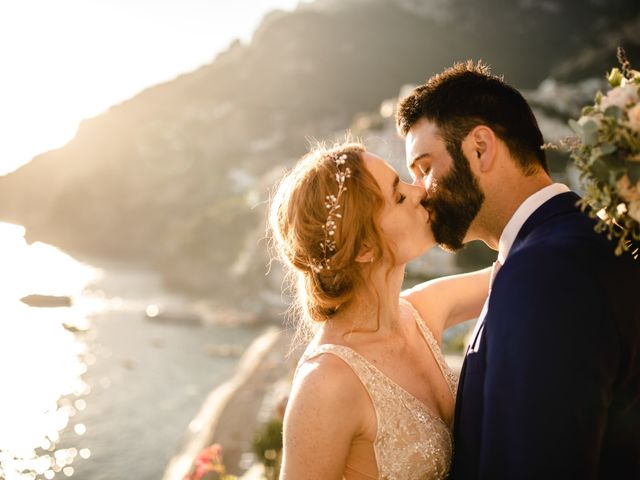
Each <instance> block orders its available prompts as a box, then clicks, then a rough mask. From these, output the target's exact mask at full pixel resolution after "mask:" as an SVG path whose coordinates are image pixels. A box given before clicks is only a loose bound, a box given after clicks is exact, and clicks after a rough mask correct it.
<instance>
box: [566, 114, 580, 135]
mask: <svg viewBox="0 0 640 480" xmlns="http://www.w3.org/2000/svg"><path fill="white" fill-rule="evenodd" d="M569 126H570V127H571V130H573V131H574V132H576V133H577V134H578V135H579V136H580V137H582V125H580V124H579V123H578V122H576V121H575V120H574V119H573V118H571V119H569Z"/></svg>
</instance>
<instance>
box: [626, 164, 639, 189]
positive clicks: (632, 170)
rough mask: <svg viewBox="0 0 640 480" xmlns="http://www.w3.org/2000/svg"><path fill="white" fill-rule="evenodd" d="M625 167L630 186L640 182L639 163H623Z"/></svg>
mask: <svg viewBox="0 0 640 480" xmlns="http://www.w3.org/2000/svg"><path fill="white" fill-rule="evenodd" d="M625 163H626V167H627V175H629V180H630V181H631V184H632V185H635V184H636V183H638V180H640V162H625Z"/></svg>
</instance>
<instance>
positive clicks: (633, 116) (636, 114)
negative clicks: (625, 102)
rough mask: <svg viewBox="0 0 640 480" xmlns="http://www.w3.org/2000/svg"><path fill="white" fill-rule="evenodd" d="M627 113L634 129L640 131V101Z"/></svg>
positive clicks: (630, 124)
mask: <svg viewBox="0 0 640 480" xmlns="http://www.w3.org/2000/svg"><path fill="white" fill-rule="evenodd" d="M627 115H628V116H629V126H630V127H631V128H632V129H633V130H635V131H637V132H640V103H637V104H636V105H634V106H633V108H630V109H629V111H628V112H627Z"/></svg>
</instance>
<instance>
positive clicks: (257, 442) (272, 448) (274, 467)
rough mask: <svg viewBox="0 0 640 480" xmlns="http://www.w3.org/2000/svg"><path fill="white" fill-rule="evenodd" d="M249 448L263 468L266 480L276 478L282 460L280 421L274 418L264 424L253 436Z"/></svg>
mask: <svg viewBox="0 0 640 480" xmlns="http://www.w3.org/2000/svg"><path fill="white" fill-rule="evenodd" d="M251 446H252V449H253V453H255V454H256V456H257V457H258V459H259V460H260V462H262V464H263V465H264V467H265V476H266V477H267V479H268V480H275V479H276V478H278V474H279V470H280V460H281V458H282V421H281V420H279V419H275V418H274V419H271V420H269V421H267V422H265V423H264V424H263V425H262V426H261V427H260V428H259V429H258V431H257V432H255V433H254V434H253V438H252V440H251Z"/></svg>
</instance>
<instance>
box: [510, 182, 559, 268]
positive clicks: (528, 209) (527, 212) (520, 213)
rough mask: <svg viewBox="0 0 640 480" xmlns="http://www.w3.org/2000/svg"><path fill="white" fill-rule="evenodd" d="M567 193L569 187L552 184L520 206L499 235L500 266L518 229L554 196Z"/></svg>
mask: <svg viewBox="0 0 640 480" xmlns="http://www.w3.org/2000/svg"><path fill="white" fill-rule="evenodd" d="M569 191H570V190H569V187H567V186H566V185H564V184H562V183H552V184H551V185H549V186H546V187H544V188H543V189H541V190H538V191H537V192H536V193H534V194H533V195H531V196H530V197H529V198H527V199H526V200H525V201H524V202H522V203H521V204H520V206H519V207H518V209H517V210H516V212H515V213H514V214H513V216H512V217H511V219H510V220H509V221H508V222H507V225H506V226H505V227H504V230H503V231H502V235H500V241H499V242H498V262H500V264H501V265H504V262H505V260H506V259H507V256H508V255H509V250H511V246H512V245H513V242H514V241H515V239H516V237H517V236H518V233H519V232H520V229H521V228H522V226H523V225H524V223H525V222H526V221H527V220H528V219H529V217H530V216H531V215H532V214H533V212H535V211H536V210H537V209H538V208H540V207H541V206H542V205H543V204H544V203H546V202H547V201H549V200H551V199H552V198H553V197H555V196H556V195H560V194H561V193H566V192H569Z"/></svg>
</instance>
